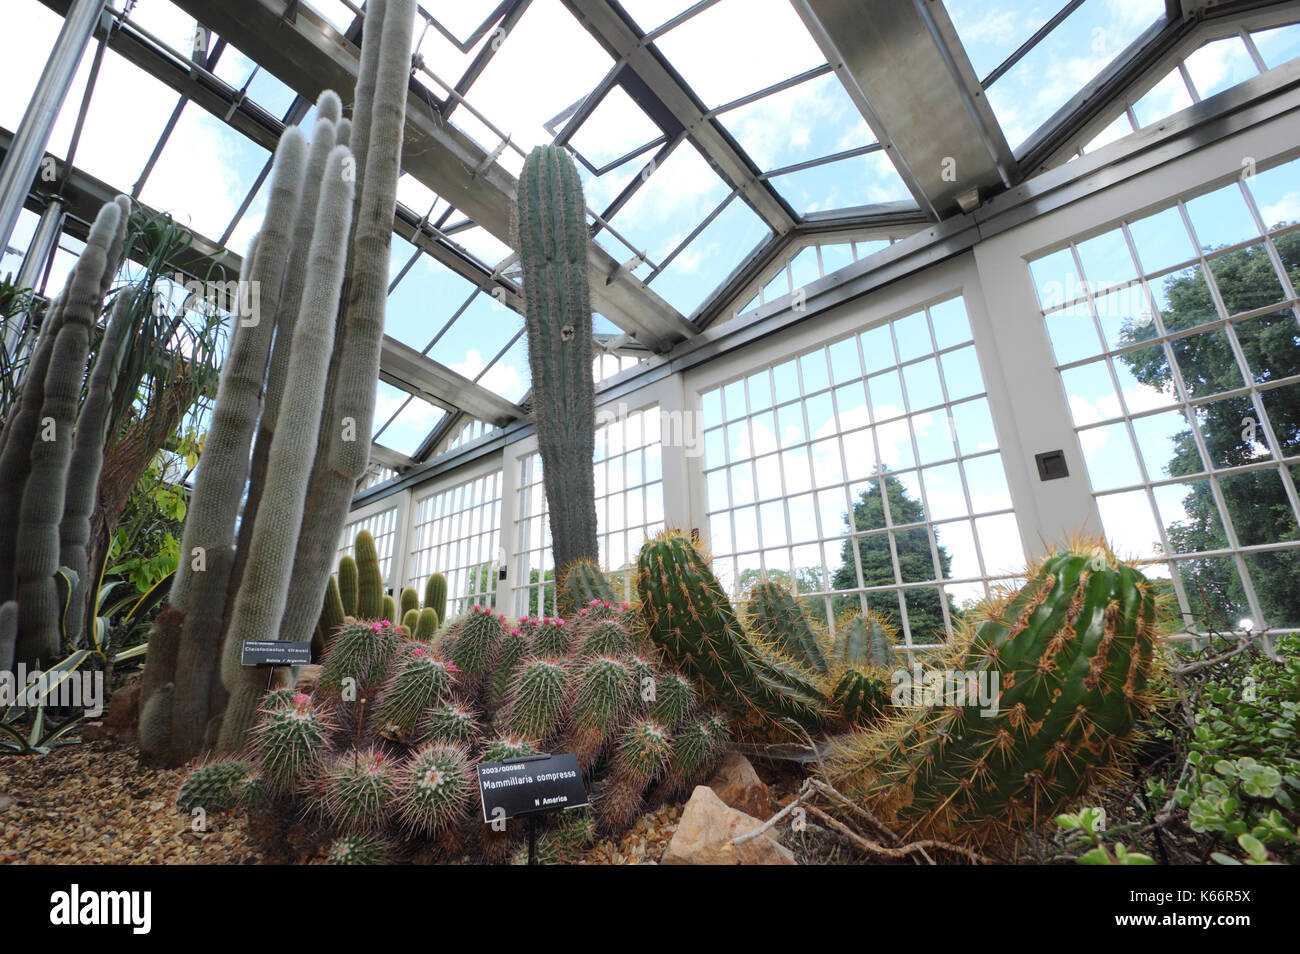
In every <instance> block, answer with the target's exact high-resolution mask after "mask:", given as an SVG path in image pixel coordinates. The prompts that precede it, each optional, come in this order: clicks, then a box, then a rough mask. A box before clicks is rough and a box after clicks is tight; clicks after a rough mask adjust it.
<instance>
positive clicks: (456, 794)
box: [396, 742, 478, 836]
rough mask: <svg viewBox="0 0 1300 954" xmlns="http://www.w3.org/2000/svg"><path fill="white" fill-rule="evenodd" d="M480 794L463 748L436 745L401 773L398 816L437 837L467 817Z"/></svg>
mask: <svg viewBox="0 0 1300 954" xmlns="http://www.w3.org/2000/svg"><path fill="white" fill-rule="evenodd" d="M477 794H478V785H477V783H476V780H475V776H474V770H473V769H472V768H471V767H470V762H469V755H468V753H466V751H465V749H463V748H461V747H460V746H456V745H448V744H446V743H443V742H432V743H430V744H428V745H425V746H424V747H422V748H420V749H418V750H417V751H416V752H414V753H413V754H412V755H411V757H410V758H409V759H408V760H407V761H406V762H404V763H403V764H402V766H401V768H400V769H398V772H397V802H396V806H397V814H398V817H399V818H401V820H402V822H403V824H404V827H405V828H406V829H407V830H408V831H411V832H414V833H417V834H420V835H425V836H429V835H436V834H438V833H439V832H441V831H443V830H444V829H446V828H448V827H450V826H451V825H453V824H455V823H456V822H458V821H460V820H462V819H463V818H465V817H466V816H467V815H468V814H469V812H470V808H471V803H472V801H473V799H474V796H475V795H477Z"/></svg>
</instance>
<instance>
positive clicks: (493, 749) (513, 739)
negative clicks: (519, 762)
mask: <svg viewBox="0 0 1300 954" xmlns="http://www.w3.org/2000/svg"><path fill="white" fill-rule="evenodd" d="M536 754H537V749H536V748H534V747H533V744H532V743H531V742H529V741H528V740H527V739H524V738H521V737H519V736H517V735H499V736H497V737H496V738H495V739H492V740H491V741H490V742H488V743H487V745H485V746H484V747H483V761H484V762H504V761H506V760H507V759H522V758H523V757H524V756H526V755H536Z"/></svg>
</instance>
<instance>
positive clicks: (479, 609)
mask: <svg viewBox="0 0 1300 954" xmlns="http://www.w3.org/2000/svg"><path fill="white" fill-rule="evenodd" d="M469 611H470V612H471V613H481V612H483V607H481V606H479V605H478V604H477V603H475V604H474V605H473V606H471V607H470V608H469Z"/></svg>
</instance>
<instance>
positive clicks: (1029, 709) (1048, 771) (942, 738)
mask: <svg viewBox="0 0 1300 954" xmlns="http://www.w3.org/2000/svg"><path fill="white" fill-rule="evenodd" d="M1027 577H1028V582H1027V583H1026V584H1025V585H1024V586H1023V587H1021V589H1020V590H1019V591H1017V592H1014V593H1009V594H1005V595H1003V596H1001V597H1000V598H998V599H997V600H995V601H994V602H992V603H990V604H987V605H985V606H984V607H982V608H981V609H980V610H978V611H977V612H976V613H974V614H973V616H974V618H973V619H972V620H971V621H970V622H968V623H967V624H966V625H967V628H966V629H965V630H964V632H962V633H960V634H958V636H957V637H956V638H955V640H954V643H953V646H952V648H951V650H950V651H949V653H948V655H947V656H946V657H944V658H941V659H940V660H938V661H937V662H935V663H934V664H933V666H934V668H933V669H932V670H931V672H932V673H935V674H937V676H938V677H939V679H940V680H942V679H943V678H944V677H945V673H956V674H960V675H961V678H962V682H963V683H965V685H964V686H963V692H964V691H965V688H966V686H967V685H969V680H970V679H971V678H972V677H975V678H984V679H986V680H990V681H991V682H990V684H991V685H993V686H996V687H997V688H998V689H999V690H1000V697H999V698H998V699H997V700H996V702H995V703H994V704H993V705H988V700H987V699H986V700H980V699H977V698H970V696H969V695H966V696H965V697H964V698H962V699H954V698H947V699H945V700H944V701H942V702H940V703H939V704H935V705H926V706H924V707H922V708H920V709H915V708H913V709H911V710H910V711H905V712H904V713H902V714H900V715H898V716H896V717H894V718H892V719H888V720H886V721H885V722H884V723H882V724H881V725H879V726H877V727H875V728H873V729H869V730H865V731H860V732H858V733H855V734H854V735H852V736H849V737H847V738H846V739H845V740H843V741H841V742H839V743H838V744H837V745H836V746H835V747H834V749H833V750H832V752H831V756H830V758H829V759H828V761H827V768H826V770H827V773H828V775H829V776H830V779H831V781H832V783H833V784H835V785H836V786H837V787H839V788H840V790H841V791H843V792H845V794H850V795H852V796H855V797H858V798H861V799H864V800H866V801H867V802H868V803H869V804H870V805H871V806H872V810H873V811H876V812H877V813H878V814H880V815H881V817H882V818H884V819H885V821H886V823H887V824H891V825H893V826H896V830H899V831H900V832H907V833H909V834H911V833H929V835H930V836H933V837H942V838H961V839H972V840H975V841H977V842H980V843H989V842H999V841H1004V840H1010V839H1013V838H1014V837H1015V836H1016V834H1017V833H1018V832H1022V831H1024V830H1025V829H1026V828H1029V827H1031V826H1035V825H1037V824H1039V823H1041V822H1043V821H1045V820H1048V819H1051V818H1053V817H1055V816H1056V815H1057V814H1058V813H1059V812H1062V811H1064V810H1065V808H1066V807H1067V806H1068V804H1069V803H1070V802H1071V800H1073V799H1074V798H1076V797H1078V796H1080V795H1082V794H1083V793H1085V792H1086V791H1087V790H1088V788H1089V787H1090V786H1091V785H1093V784H1094V783H1097V782H1100V781H1102V780H1104V779H1106V778H1107V777H1108V776H1109V775H1111V774H1112V773H1114V772H1115V770H1116V769H1117V767H1119V766H1120V765H1122V763H1123V762H1124V760H1125V759H1126V757H1127V754H1128V752H1129V750H1130V749H1131V747H1132V745H1133V738H1134V732H1135V728H1136V726H1137V724H1138V722H1139V720H1140V719H1141V718H1142V717H1143V716H1144V715H1145V714H1146V713H1147V711H1148V710H1149V709H1150V707H1151V705H1152V702H1153V695H1152V693H1151V691H1150V690H1149V689H1148V684H1149V682H1150V680H1151V677H1152V674H1153V671H1154V668H1155V666H1156V652H1157V642H1158V639H1159V634H1160V632H1161V630H1162V627H1163V625H1164V622H1163V619H1162V616H1163V613H1162V611H1161V610H1160V609H1159V608H1158V605H1157V600H1156V597H1155V595H1154V592H1153V589H1152V587H1151V586H1150V584H1148V583H1147V581H1146V579H1145V578H1144V577H1143V576H1142V574H1141V573H1139V572H1138V571H1137V570H1135V569H1134V568H1132V567H1131V566H1129V565H1127V564H1125V563H1123V562H1121V561H1119V560H1118V559H1116V558H1115V556H1114V555H1113V554H1112V553H1110V552H1109V551H1108V550H1106V549H1105V548H1104V546H1102V545H1100V544H1091V543H1086V542H1084V543H1078V544H1072V545H1071V546H1070V548H1069V549H1066V550H1064V551H1062V552H1060V553H1058V554H1057V555H1055V556H1053V557H1051V558H1049V559H1048V560H1046V561H1045V562H1043V563H1042V564H1041V565H1039V566H1037V567H1031V568H1030V571H1029V572H1028V573H1027ZM966 674H971V676H970V677H968V676H966ZM928 678H929V677H927V679H928ZM945 685H952V683H951V681H949V682H946V683H945ZM959 703H960V704H959Z"/></svg>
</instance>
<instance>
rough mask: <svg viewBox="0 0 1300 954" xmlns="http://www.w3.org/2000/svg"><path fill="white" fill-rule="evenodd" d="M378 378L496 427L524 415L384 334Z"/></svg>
mask: <svg viewBox="0 0 1300 954" xmlns="http://www.w3.org/2000/svg"><path fill="white" fill-rule="evenodd" d="M379 379H380V380H381V381H385V382H387V383H388V384H391V385H393V387H396V388H400V389H401V390H403V391H406V392H407V393H408V394H414V395H416V396H417V397H421V398H424V399H425V400H427V401H430V402H432V403H434V404H437V405H439V406H440V407H443V408H445V409H446V410H448V411H456V410H461V411H464V412H465V413H466V414H468V415H470V416H471V417H475V418H478V419H479V420H482V421H487V422H489V423H491V424H493V425H495V426H496V427H500V426H502V425H504V424H508V423H510V422H511V421H513V420H517V419H519V418H521V417H523V416H524V411H523V408H521V407H520V406H519V405H518V404H512V403H511V402H510V401H507V400H506V399H505V398H503V397H501V396H499V395H497V394H494V393H493V392H491V391H489V390H488V389H487V388H485V387H483V386H482V385H480V384H475V383H474V382H473V381H471V380H470V379H469V378H467V377H465V376H464V375H462V374H458V373H457V372H455V371H453V370H452V369H451V368H449V367H447V366H446V365H444V364H439V363H438V362H437V361H434V360H433V359H431V358H429V357H428V356H426V355H423V354H421V353H420V352H418V351H416V350H415V349H414V348H412V347H410V346H409V345H405V344H403V343H402V342H400V341H398V340H397V339H396V338H393V337H390V336H388V335H384V343H383V349H382V351H381V352H380V359H379Z"/></svg>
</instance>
